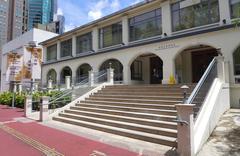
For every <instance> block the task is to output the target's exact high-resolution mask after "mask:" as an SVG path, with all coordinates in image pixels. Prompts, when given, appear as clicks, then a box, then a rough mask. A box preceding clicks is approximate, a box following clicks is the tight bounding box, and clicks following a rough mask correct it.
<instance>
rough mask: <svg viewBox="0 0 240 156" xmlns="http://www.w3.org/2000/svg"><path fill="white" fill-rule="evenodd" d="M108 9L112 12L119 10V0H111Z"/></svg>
mask: <svg viewBox="0 0 240 156" xmlns="http://www.w3.org/2000/svg"><path fill="white" fill-rule="evenodd" d="M110 7H111V9H112V10H113V11H116V10H119V9H120V2H119V0H113V1H112V3H111V4H110Z"/></svg>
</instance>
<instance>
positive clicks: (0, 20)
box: [0, 0, 8, 51]
mask: <svg viewBox="0 0 240 156" xmlns="http://www.w3.org/2000/svg"><path fill="white" fill-rule="evenodd" d="M7 23H8V1H7V0H0V51H1V47H2V45H3V44H5V43H6V42H7V27H8V26H7Z"/></svg>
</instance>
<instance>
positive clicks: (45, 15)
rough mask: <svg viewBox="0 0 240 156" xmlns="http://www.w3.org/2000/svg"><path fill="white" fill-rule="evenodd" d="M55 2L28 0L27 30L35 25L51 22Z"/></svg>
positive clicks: (51, 0) (49, 0)
mask: <svg viewBox="0 0 240 156" xmlns="http://www.w3.org/2000/svg"><path fill="white" fill-rule="evenodd" d="M55 1H56V0H28V30H30V29H32V28H33V27H34V25H35V24H38V23H40V24H47V23H51V22H52V21H53V15H54V12H55V10H56V7H57V2H55Z"/></svg>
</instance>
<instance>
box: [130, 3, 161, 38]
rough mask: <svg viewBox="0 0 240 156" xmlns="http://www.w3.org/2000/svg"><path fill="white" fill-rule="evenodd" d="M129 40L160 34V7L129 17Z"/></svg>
mask: <svg viewBox="0 0 240 156" xmlns="http://www.w3.org/2000/svg"><path fill="white" fill-rule="evenodd" d="M129 30H130V41H136V40H140V39H145V38H148V37H153V36H157V35H161V34H162V16H161V9H160V8H159V9H155V10H153V11H150V12H147V13H144V14H141V15H138V16H135V17H133V18H131V19H129Z"/></svg>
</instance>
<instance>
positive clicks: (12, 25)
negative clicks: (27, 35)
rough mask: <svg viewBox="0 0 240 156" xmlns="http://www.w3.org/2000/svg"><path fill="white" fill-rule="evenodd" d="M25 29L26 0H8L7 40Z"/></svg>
mask: <svg viewBox="0 0 240 156" xmlns="http://www.w3.org/2000/svg"><path fill="white" fill-rule="evenodd" d="M26 31H27V0H8V35H7V41H11V40H12V39H14V38H16V37H18V36H20V35H21V34H23V33H24V32H26Z"/></svg>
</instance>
